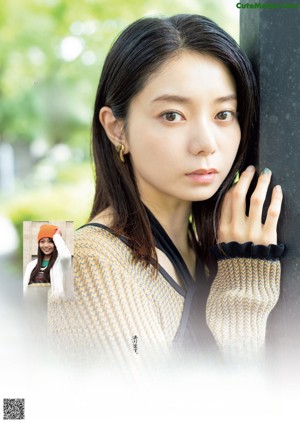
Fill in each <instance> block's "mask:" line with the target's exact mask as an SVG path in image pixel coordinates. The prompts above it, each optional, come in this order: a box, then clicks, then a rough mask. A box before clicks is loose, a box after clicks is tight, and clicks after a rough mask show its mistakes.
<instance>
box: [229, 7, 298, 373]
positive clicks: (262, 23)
mask: <svg viewBox="0 0 300 423" xmlns="http://www.w3.org/2000/svg"><path fill="white" fill-rule="evenodd" d="M250 1H251V0H250ZM250 1H249V2H246V1H242V2H241V3H238V4H237V7H240V43H241V47H242V49H243V50H244V51H245V52H246V53H247V55H248V56H249V58H250V60H251V61H252V64H253V66H254V70H255V72H256V75H257V78H258V82H259V86H260V129H259V151H258V156H259V163H258V165H259V168H260V169H262V168H264V167H269V168H270V169H271V170H272V172H273V179H272V183H273V186H274V185H277V184H280V185H281V186H282V188H283V192H284V205H283V210H282V215H281V218H280V222H279V228H278V240H279V242H283V243H284V244H285V245H286V247H287V250H286V254H285V256H284V257H283V259H282V261H281V262H282V282H281V296H280V300H279V302H278V304H277V306H276V307H275V309H274V310H273V312H272V314H271V316H270V318H269V322H268V327H267V346H269V347H268V349H267V352H268V354H269V358H270V359H271V360H273V362H274V360H276V361H275V363H277V364H279V365H280V364H282V365H284V366H285V363H287V362H290V363H293V365H294V364H295V362H297V361H298V362H300V6H299V1H296V0H287V1H280V0H279V1H278V0H271V1H268V0H260V2H259V3H255V2H254V1H253V2H251V3H250ZM251 4H252V5H253V6H252V7H251ZM255 4H256V5H261V6H262V8H256V9H254V7H258V6H254V5H255ZM239 5H240V6H239ZM247 5H248V6H247ZM288 5H290V6H289V7H287V6H288ZM291 5H293V6H294V7H292V6H291ZM243 6H244V7H245V8H243ZM280 6H281V7H280ZM291 368H293V366H291Z"/></svg>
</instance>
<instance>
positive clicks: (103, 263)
mask: <svg viewBox="0 0 300 423" xmlns="http://www.w3.org/2000/svg"><path fill="white" fill-rule="evenodd" d="M257 105H258V100H257V88H256V83H255V78H254V75H253V71H252V68H251V65H250V63H249V60H248V59H247V57H246V56H245V54H244V53H243V52H242V51H241V50H240V49H239V47H238V45H237V44H236V42H235V41H234V40H233V39H232V38H231V37H230V36H229V35H228V34H227V33H225V32H224V31H223V30H222V29H221V28H219V27H218V26H217V25H216V24H215V23H213V22H212V21H211V20H209V19H207V18H205V17H202V16H198V15H177V16H173V17H171V18H166V19H161V18H145V19H141V20H138V21H137V22H134V23H133V24H132V25H130V26H129V27H128V28H127V29H125V31H124V32H123V33H122V34H121V35H120V36H119V38H118V39H117V40H116V42H115V43H114V45H113V46H112V48H111V50H110V52H109V54H108V56H107V58H106V61H105V63H104V67H103V71H102V75H101V78H100V82H99V86H98V91H97V96H96V101H95V110H94V119H93V156H94V161H95V173H96V191H95V198H94V204H93V208H92V212H91V216H90V222H89V224H87V225H85V226H84V227H82V228H80V229H79V230H78V231H77V232H76V235H75V254H74V258H75V263H74V264H75V267H74V270H75V279H74V281H75V299H76V303H75V307H74V310H76V312H75V311H74V313H73V317H74V315H75V313H77V317H78V321H77V324H78V329H77V335H76V341H77V342H79V343H82V345H84V347H87V346H88V345H89V346H90V347H91V348H92V349H93V348H97V347H99V349H100V350H101V351H103V352H108V353H109V354H110V356H113V355H117V356H118V357H122V358H123V359H125V360H126V359H127V358H128V357H130V356H131V357H132V356H134V357H136V356H139V357H140V358H141V359H143V357H146V356H151V357H154V356H155V354H158V355H159V356H162V354H163V353H167V354H168V353H170V352H171V354H173V351H175V350H177V349H182V348H183V349H184V350H185V351H189V350H190V349H193V350H194V352H195V354H196V355H197V354H198V353H199V354H200V352H201V351H203V350H206V349H207V348H208V350H209V351H211V349H213V348H214V345H218V347H219V349H221V350H222V351H223V352H224V353H226V354H230V355H231V354H237V355H242V356H249V355H252V354H256V353H257V352H259V351H261V349H262V347H263V345H264V342H265V330H266V322H267V318H268V316H269V313H270V311H271V310H272V308H273V307H274V306H275V304H276V302H277V300H278V296H279V280H280V263H279V259H278V258H279V256H280V255H281V254H282V251H283V247H282V246H281V245H279V246H278V245H277V235H276V226H277V221H278V217H279V214H280V208H281V202H282V191H281V187H280V186H276V187H275V188H274V189H273V194H272V199H271V203H270V205H269V208H268V213H267V217H266V220H265V223H264V224H263V223H262V207H263V203H264V201H265V198H266V192H267V189H268V186H269V184H270V179H271V171H270V170H269V169H264V170H263V171H262V173H261V175H260V176H259V178H258V182H257V185H256V188H255V189H254V192H253V194H252V196H251V200H250V207H249V213H248V214H246V195H247V192H248V189H249V187H250V184H251V182H252V180H253V178H254V174H255V167H254V166H253V165H252V164H253V157H254V156H253V151H254V150H255V147H256V128H257ZM237 172H240V175H241V176H240V179H239V181H238V182H237V183H235V184H234V186H233V182H234V180H235V179H237V178H236V175H237ZM216 268H217V269H216ZM71 315H72V313H71ZM80 326H81V329H80ZM70 333H71V337H72V336H74V334H75V333H76V331H74V330H73V332H72V331H71V332H70Z"/></svg>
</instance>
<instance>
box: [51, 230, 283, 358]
mask: <svg viewBox="0 0 300 423" xmlns="http://www.w3.org/2000/svg"><path fill="white" fill-rule="evenodd" d="M279 282H280V262H279V260H260V259H251V258H248V259H244V258H235V259H230V258H228V259H225V260H220V261H219V262H218V273H217V276H216V278H215V280H214V282H213V284H212V286H211V290H210V295H209V298H208V301H207V309H206V316H207V324H208V326H209V328H210V330H211V332H212V334H213V336H214V338H215V340H216V342H217V345H218V346H219V348H220V349H221V351H222V352H223V353H224V354H226V355H232V354H233V355H236V354H237V355H239V356H243V355H244V356H249V355H253V354H257V353H258V352H259V351H260V350H261V349H262V347H263V345H264V341H265V332H266V323H267V318H268V316H269V313H270V311H271V310H272V308H273V307H274V305H275V304H276V302H277V300H278V297H279ZM74 292H75V297H74V300H73V301H70V300H63V299H58V298H56V297H54V296H50V297H49V301H48V324H49V332H50V335H51V338H52V340H54V343H55V345H56V346H57V345H60V347H61V348H62V349H63V350H64V351H65V350H66V347H67V349H68V351H69V352H70V353H71V354H73V353H74V354H75V355H78V356H80V357H89V358H91V357H93V358H96V359H99V360H100V358H101V357H103V358H104V359H106V358H107V357H109V358H111V359H112V361H115V360H117V361H123V362H124V363H126V360H128V359H129V358H130V357H131V358H133V357H134V360H144V359H145V360H146V359H149V358H150V359H151V360H155V359H159V360H163V359H164V358H166V359H168V356H169V354H172V343H173V340H174V338H175V336H176V332H177V330H178V328H179V326H180V322H181V318H182V313H183V308H184V302H185V298H184V295H183V293H182V291H181V290H180V289H174V287H173V286H171V284H170V283H169V282H168V281H167V280H166V279H165V278H164V276H163V275H162V274H161V273H160V272H158V273H157V274H156V273H155V272H154V270H153V267H152V266H148V267H146V266H145V265H144V264H143V263H142V262H140V261H136V260H135V259H134V257H133V255H132V253H131V250H130V248H129V247H128V246H127V245H126V244H125V243H124V242H123V241H122V240H120V239H119V238H117V237H116V236H114V235H113V234H111V233H110V232H109V231H108V230H105V229H103V228H100V227H95V226H85V227H84V228H82V229H80V230H78V231H76V233H75V248H74Z"/></svg>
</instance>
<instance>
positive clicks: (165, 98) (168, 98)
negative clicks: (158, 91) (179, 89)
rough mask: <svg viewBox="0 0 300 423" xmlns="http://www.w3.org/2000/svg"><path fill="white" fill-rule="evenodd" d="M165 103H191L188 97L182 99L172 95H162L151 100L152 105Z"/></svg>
mask: <svg viewBox="0 0 300 423" xmlns="http://www.w3.org/2000/svg"><path fill="white" fill-rule="evenodd" d="M159 101H166V102H175V103H191V99H189V98H188V97H182V96H180V95H174V94H163V95H161V96H159V97H156V98H154V99H153V100H152V103H155V102H159Z"/></svg>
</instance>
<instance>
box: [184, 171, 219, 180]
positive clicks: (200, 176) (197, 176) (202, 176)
mask: <svg viewBox="0 0 300 423" xmlns="http://www.w3.org/2000/svg"><path fill="white" fill-rule="evenodd" d="M217 173H218V171H217V170H216V169H197V170H193V171H192V172H191V173H187V174H186V176H187V177H188V178H189V179H192V180H193V181H195V182H197V183H199V184H210V183H211V182H213V181H214V179H215V176H216V174H217Z"/></svg>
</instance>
